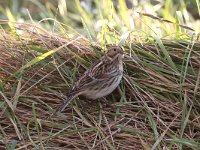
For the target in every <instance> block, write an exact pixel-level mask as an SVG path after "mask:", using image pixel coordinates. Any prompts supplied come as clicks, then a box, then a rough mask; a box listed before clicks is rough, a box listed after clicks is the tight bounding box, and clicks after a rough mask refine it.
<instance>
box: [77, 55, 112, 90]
mask: <svg viewBox="0 0 200 150" xmlns="http://www.w3.org/2000/svg"><path fill="white" fill-rule="evenodd" d="M105 61H106V62H105ZM109 63H110V62H109V61H108V60H106V59H103V60H100V61H98V62H97V63H96V64H94V65H93V66H91V67H90V68H89V69H88V70H87V71H86V72H85V73H84V74H83V76H82V77H81V78H80V79H79V80H78V81H77V83H76V85H75V86H74V89H77V90H78V89H80V88H82V87H85V86H87V85H88V84H90V83H94V81H97V82H100V81H103V80H105V79H106V78H110V77H112V75H111V74H110V73H109V72H110V70H109V69H108V66H110V64H109Z"/></svg>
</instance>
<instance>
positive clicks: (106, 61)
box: [59, 46, 124, 112]
mask: <svg viewBox="0 0 200 150" xmlns="http://www.w3.org/2000/svg"><path fill="white" fill-rule="evenodd" d="M123 56H124V50H123V48H122V47H120V46H111V47H109V48H108V52H107V53H106V54H105V55H104V56H103V57H102V58H101V59H100V60H99V61H98V62H97V63H95V64H94V65H92V66H91V67H90V68H89V69H88V70H86V72H85V73H84V74H83V76H82V77H81V78H80V79H79V80H78V81H77V82H76V83H75V85H74V86H73V88H72V89H71V90H70V91H69V92H68V93H67V99H66V100H65V101H64V104H63V105H62V106H60V108H59V111H61V112H62V111H63V110H64V109H65V108H66V106H67V105H68V104H69V103H70V102H71V101H72V100H73V99H74V98H75V97H77V96H79V95H84V96H86V97H88V98H89V99H97V98H101V97H104V96H106V95H108V94H110V93H111V92H113V91H114V89H115V88H116V87H117V86H118V85H119V83H120V81H121V79H122V76H123V63H122V58H123Z"/></svg>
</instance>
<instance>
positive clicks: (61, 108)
mask: <svg viewBox="0 0 200 150" xmlns="http://www.w3.org/2000/svg"><path fill="white" fill-rule="evenodd" d="M76 96H77V95H70V96H68V97H67V99H65V100H64V102H63V104H62V105H61V106H60V107H59V108H58V109H57V111H60V112H62V111H64V109H65V108H66V107H67V106H68V105H69V103H70V102H71V101H72V100H73V99H74V98H75V97H76Z"/></svg>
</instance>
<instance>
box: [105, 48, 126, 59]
mask: <svg viewBox="0 0 200 150" xmlns="http://www.w3.org/2000/svg"><path fill="white" fill-rule="evenodd" d="M107 56H108V57H110V58H115V57H118V56H120V57H123V56H124V49H123V48H122V47H121V46H111V47H109V48H108V52H107Z"/></svg>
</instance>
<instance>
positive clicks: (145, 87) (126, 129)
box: [0, 24, 200, 150]
mask: <svg viewBox="0 0 200 150" xmlns="http://www.w3.org/2000/svg"><path fill="white" fill-rule="evenodd" d="M30 26H32V25H28V26H26V25H25V24H24V25H23V28H22V27H19V28H18V29H20V31H23V34H17V33H13V32H12V33H11V32H5V31H1V34H0V51H1V54H0V79H1V82H0V95H1V96H0V98H1V99H0V110H1V111H0V137H1V138H0V149H5V146H6V148H7V149H17V150H19V149H34V148H35V149H54V150H56V149H59V150H60V149H113V150H114V149H125V150H130V149H146V150H148V149H151V148H152V149H153V148H155V149H181V148H183V149H189V148H190V149H198V148H199V146H200V145H199V142H200V141H199V139H200V118H199V114H200V109H199V106H200V105H199V99H200V88H199V79H200V43H199V42H198V41H188V42H186V41H180V40H179V41H171V40H164V39H163V40H161V39H151V41H149V42H146V43H138V42H137V41H134V42H131V43H130V41H131V40H130V41H127V43H128V44H125V45H124V47H125V50H126V53H127V55H126V57H125V60H124V66H125V71H124V78H123V81H122V83H121V84H120V86H119V88H118V90H116V91H115V92H114V93H113V94H111V95H109V96H107V97H105V98H103V99H101V100H99V101H98V100H97V101H91V100H88V99H87V98H84V97H80V98H79V99H76V100H75V101H74V102H73V103H72V104H71V105H70V106H69V107H67V108H66V110H65V112H64V113H58V114H56V115H54V116H52V117H51V118H48V117H49V116H50V114H51V113H52V112H54V110H55V109H56V108H57V107H58V106H59V105H60V104H61V103H62V101H63V100H64V98H65V96H64V95H65V93H66V91H67V89H68V88H69V87H70V86H71V85H72V84H73V82H74V81H75V80H76V78H77V77H78V76H80V75H81V73H82V72H83V71H84V70H85V69H86V68H87V67H89V66H90V64H91V63H92V62H94V61H95V60H96V59H98V57H99V56H100V55H101V53H100V49H99V48H98V47H97V46H92V44H91V43H90V42H89V41H88V40H87V39H85V38H83V37H81V36H77V37H78V38H73V39H72V38H69V37H67V36H66V37H64V36H62V35H56V34H53V33H48V32H46V31H45V30H43V29H39V28H35V30H34V32H33V30H32V29H33V28H31V27H30ZM32 27H33V26H32ZM58 47H60V48H58ZM57 48H58V49H57ZM50 50H54V51H55V52H52V53H51V54H48V52H49V51H50ZM94 50H95V52H94ZM45 54H46V55H45ZM38 56H42V57H38ZM169 56H170V57H169ZM133 58H134V59H136V62H137V63H136V62H135V61H134V60H133Z"/></svg>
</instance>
